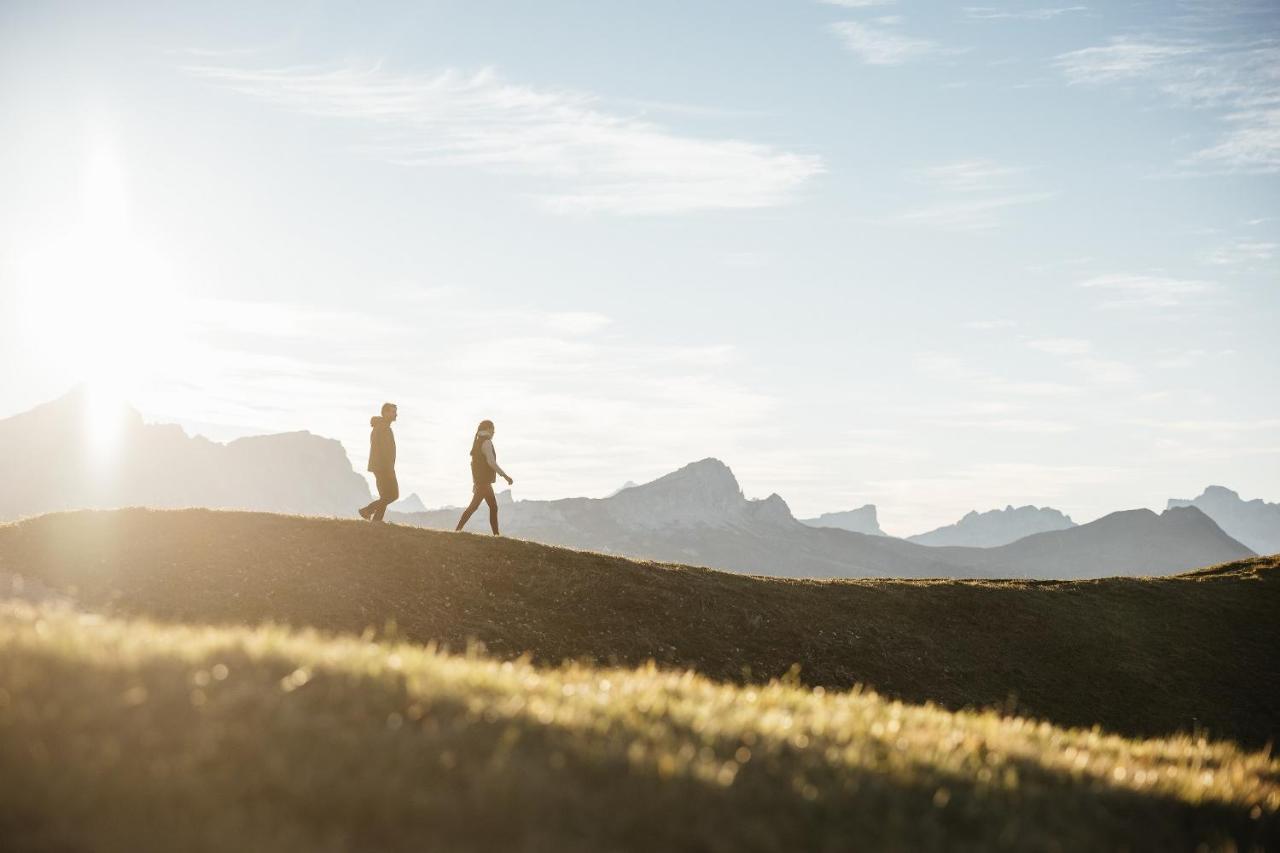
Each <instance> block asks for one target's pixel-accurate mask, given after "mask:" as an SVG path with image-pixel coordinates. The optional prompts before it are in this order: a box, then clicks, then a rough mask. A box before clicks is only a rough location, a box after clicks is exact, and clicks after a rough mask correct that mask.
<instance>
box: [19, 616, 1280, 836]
mask: <svg viewBox="0 0 1280 853" xmlns="http://www.w3.org/2000/svg"><path fill="white" fill-rule="evenodd" d="M0 661H3V662H4V666H0V847H2V848H4V849H5V850H12V851H19V850H32V851H34V850H41V851H45V850H47V851H55V850H57V851H68V850H111V851H114V850H121V851H124V850H128V851H150V850H155V851H171V850H182V851H193V852H194V851H225V850H243V851H263V853H266V851H271V853H312V851H331V853H336V851H353V853H354V851H370V850H379V851H402V850H403V851H434V850H440V851H450V853H457V851H485V852H486V853H487V851H494V850H513V851H517V850H523V851H592V853H594V851H600V850H610V851H633V850H634V851H649V850H690V851H693V850H699V851H726V853H727V851H738V850H754V851H762V853H775V851H776V853H790V851H795V850H849V849H857V850H923V851H933V850H938V851H943V850H946V851H955V850H973V851H979V850H982V851H985V850H1017V851H1026V850H1033V851H1061V850H1132V851H1147V850H1150V851H1161V853H1163V851H1167V850H1192V849H1199V850H1224V851H1226V850H1232V851H1234V850H1261V849H1265V848H1266V847H1268V846H1272V845H1274V844H1276V843H1277V842H1280V820H1278V815H1277V812H1278V811H1280V761H1277V760H1276V759H1275V758H1273V757H1271V756H1269V755H1267V754H1265V753H1261V752H1247V751H1244V750H1241V749H1240V748H1239V747H1237V746H1236V745H1234V744H1229V743H1211V742H1206V741H1205V740H1203V739H1199V738H1186V737H1179V738H1174V739H1158V740H1146V741H1130V740H1125V739H1123V738H1119V737H1115V736H1109V735H1103V734H1099V733H1098V732H1096V731H1086V730H1079V729H1077V730H1063V729H1060V728H1056V727H1053V726H1050V725H1048V724H1043V723H1042V724H1035V723H1031V722H1029V721H1027V720H1023V719H1009V718H1003V717H999V716H997V715H995V714H990V713H987V714H972V713H965V712H961V713H955V714H953V713H948V712H946V711H943V710H941V709H938V708H936V707H922V706H913V705H903V704H900V703H893V702H888V701H885V700H884V699H882V698H881V697H878V696H876V695H874V694H871V693H867V692H862V691H851V692H846V693H833V692H823V691H819V690H816V689H815V690H812V691H810V690H807V689H804V688H802V687H800V686H798V685H795V684H787V683H777V682H774V683H771V684H769V685H765V686H759V687H757V686H752V687H737V686H733V685H723V684H716V683H714V682H710V681H708V680H706V679H703V678H701V677H699V676H696V675H694V674H692V673H679V672H662V671H659V670H655V669H651V668H647V667H642V668H639V669H597V668H594V667H582V666H574V667H569V668H565V669H541V668H536V667H533V666H531V665H529V664H527V663H524V662H517V663H514V664H513V663H510V662H507V663H499V662H496V661H490V660H485V659H483V658H463V657H456V656H455V657H451V656H446V655H441V654H437V653H434V652H432V651H431V650H428V649H424V648H423V647H421V646H415V645H410V644H404V643H390V642H369V641H365V640H362V639H359V638H355V637H345V638H344V637H336V638H326V637H318V636H316V635H314V634H310V633H295V632H291V631H286V630H283V629H279V628H259V629H247V628H222V629H210V628H207V627H198V626H196V627H187V626H155V625H151V624H146V623H144V622H140V621H134V620H129V621H124V620H107V619H102V618H91V617H85V616H83V615H81V614H78V613H76V612H75V611H69V610H62V609H58V608H38V609H36V608H31V607H27V606H25V605H22V604H18V605H13V604H5V603H3V602H0Z"/></svg>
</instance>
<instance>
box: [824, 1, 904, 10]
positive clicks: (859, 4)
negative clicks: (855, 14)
mask: <svg viewBox="0 0 1280 853" xmlns="http://www.w3.org/2000/svg"><path fill="white" fill-rule="evenodd" d="M819 2H820V3H822V4H823V5H825V6H840V7H841V8H844V9H866V8H869V7H872V6H892V5H893V4H894V3H896V2H898V0H819Z"/></svg>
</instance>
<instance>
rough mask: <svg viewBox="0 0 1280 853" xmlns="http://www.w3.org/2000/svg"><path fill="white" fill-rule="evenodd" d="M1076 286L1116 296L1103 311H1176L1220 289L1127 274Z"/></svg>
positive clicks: (1209, 284)
mask: <svg viewBox="0 0 1280 853" xmlns="http://www.w3.org/2000/svg"><path fill="white" fill-rule="evenodd" d="M1076 286H1077V287H1082V288H1086V289H1091V290H1102V291H1107V292H1109V293H1111V294H1114V295H1113V296H1112V297H1111V298H1109V299H1107V300H1105V301H1103V302H1102V303H1101V307H1103V308H1176V307H1178V306H1181V305H1185V304H1186V303H1188V302H1190V301H1193V300H1195V299H1197V298H1199V297H1203V296H1204V295H1205V294H1208V293H1211V292H1213V291H1214V290H1216V289H1217V286H1216V285H1215V284H1213V283H1212V282H1208V281H1199V280H1196V279H1183V278H1172V277H1169V276H1154V275H1130V274H1125V273H1113V274H1109V275H1099V276H1094V277H1093V278H1089V279H1085V280H1084V281H1081V282H1077V283H1076Z"/></svg>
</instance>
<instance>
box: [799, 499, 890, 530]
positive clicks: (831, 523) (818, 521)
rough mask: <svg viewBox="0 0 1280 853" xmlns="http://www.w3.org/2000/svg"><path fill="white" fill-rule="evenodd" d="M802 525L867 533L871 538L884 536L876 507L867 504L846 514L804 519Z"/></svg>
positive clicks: (829, 513) (845, 512)
mask: <svg viewBox="0 0 1280 853" xmlns="http://www.w3.org/2000/svg"><path fill="white" fill-rule="evenodd" d="M800 523H801V524H807V525H809V526H810V527H835V528H837V529H839V530H851V531H853V532H854V533H866V534H867V535H869V536H884V535H885V532H884V531H883V530H881V529H880V520H879V519H878V518H877V517H876V505H875V504H866V505H865V506H860V507H858V508H857V509H850V510H845V511H844V512H824V513H823V514H822V515H820V516H818V517H817V518H802V519H800Z"/></svg>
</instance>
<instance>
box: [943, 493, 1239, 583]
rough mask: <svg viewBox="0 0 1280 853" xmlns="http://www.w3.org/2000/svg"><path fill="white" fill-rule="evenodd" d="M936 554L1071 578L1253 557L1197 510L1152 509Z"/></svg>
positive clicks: (1013, 572) (1008, 573)
mask: <svg viewBox="0 0 1280 853" xmlns="http://www.w3.org/2000/svg"><path fill="white" fill-rule="evenodd" d="M931 550H933V551H935V552H937V553H938V554H939V556H941V557H942V558H943V559H946V560H948V561H951V562H954V563H957V564H959V565H973V566H980V567H981V568H982V569H983V570H984V571H988V572H993V573H995V574H998V575H1002V576H1005V577H1039V578H1068V579H1073V578H1097V577H1107V576H1109V575H1118V574H1132V575H1167V574H1175V573H1177V572H1182V571H1186V570H1187V569H1194V568H1199V567H1201V566H1208V565H1211V564H1214V563H1221V562H1226V561H1228V560H1238V559H1241V558H1243V557H1248V556H1252V554H1253V552H1252V551H1250V550H1249V549H1248V548H1246V547H1245V546H1244V545H1242V544H1240V543H1239V542H1237V541H1236V540H1235V539H1232V538H1231V537H1230V536H1228V535H1227V534H1226V533H1224V532H1223V531H1222V528H1220V527H1218V525H1216V524H1214V522H1213V519H1211V518H1209V516H1207V515H1205V514H1204V513H1203V512H1201V511H1200V510H1198V509H1196V508H1195V507H1182V508H1175V509H1167V510H1165V511H1164V512H1162V513H1160V514H1159V515H1157V514H1156V513H1154V512H1152V511H1151V510H1149V509H1132V510H1124V511H1121V512H1113V513H1111V514H1110V515H1104V516H1103V517H1102V518H1099V519H1098V520H1097V521H1091V522H1089V523H1088V524H1081V525H1078V526H1076V527H1071V528H1068V529H1066V530H1052V531H1048V532H1046V533H1035V534H1032V535H1031V536H1027V537H1025V538H1023V539H1019V540H1018V541H1017V542H1012V543H1010V544H1008V545H1001V546H1000V547H997V548H961V547H954V546H941V547H938V546H934V547H931Z"/></svg>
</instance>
